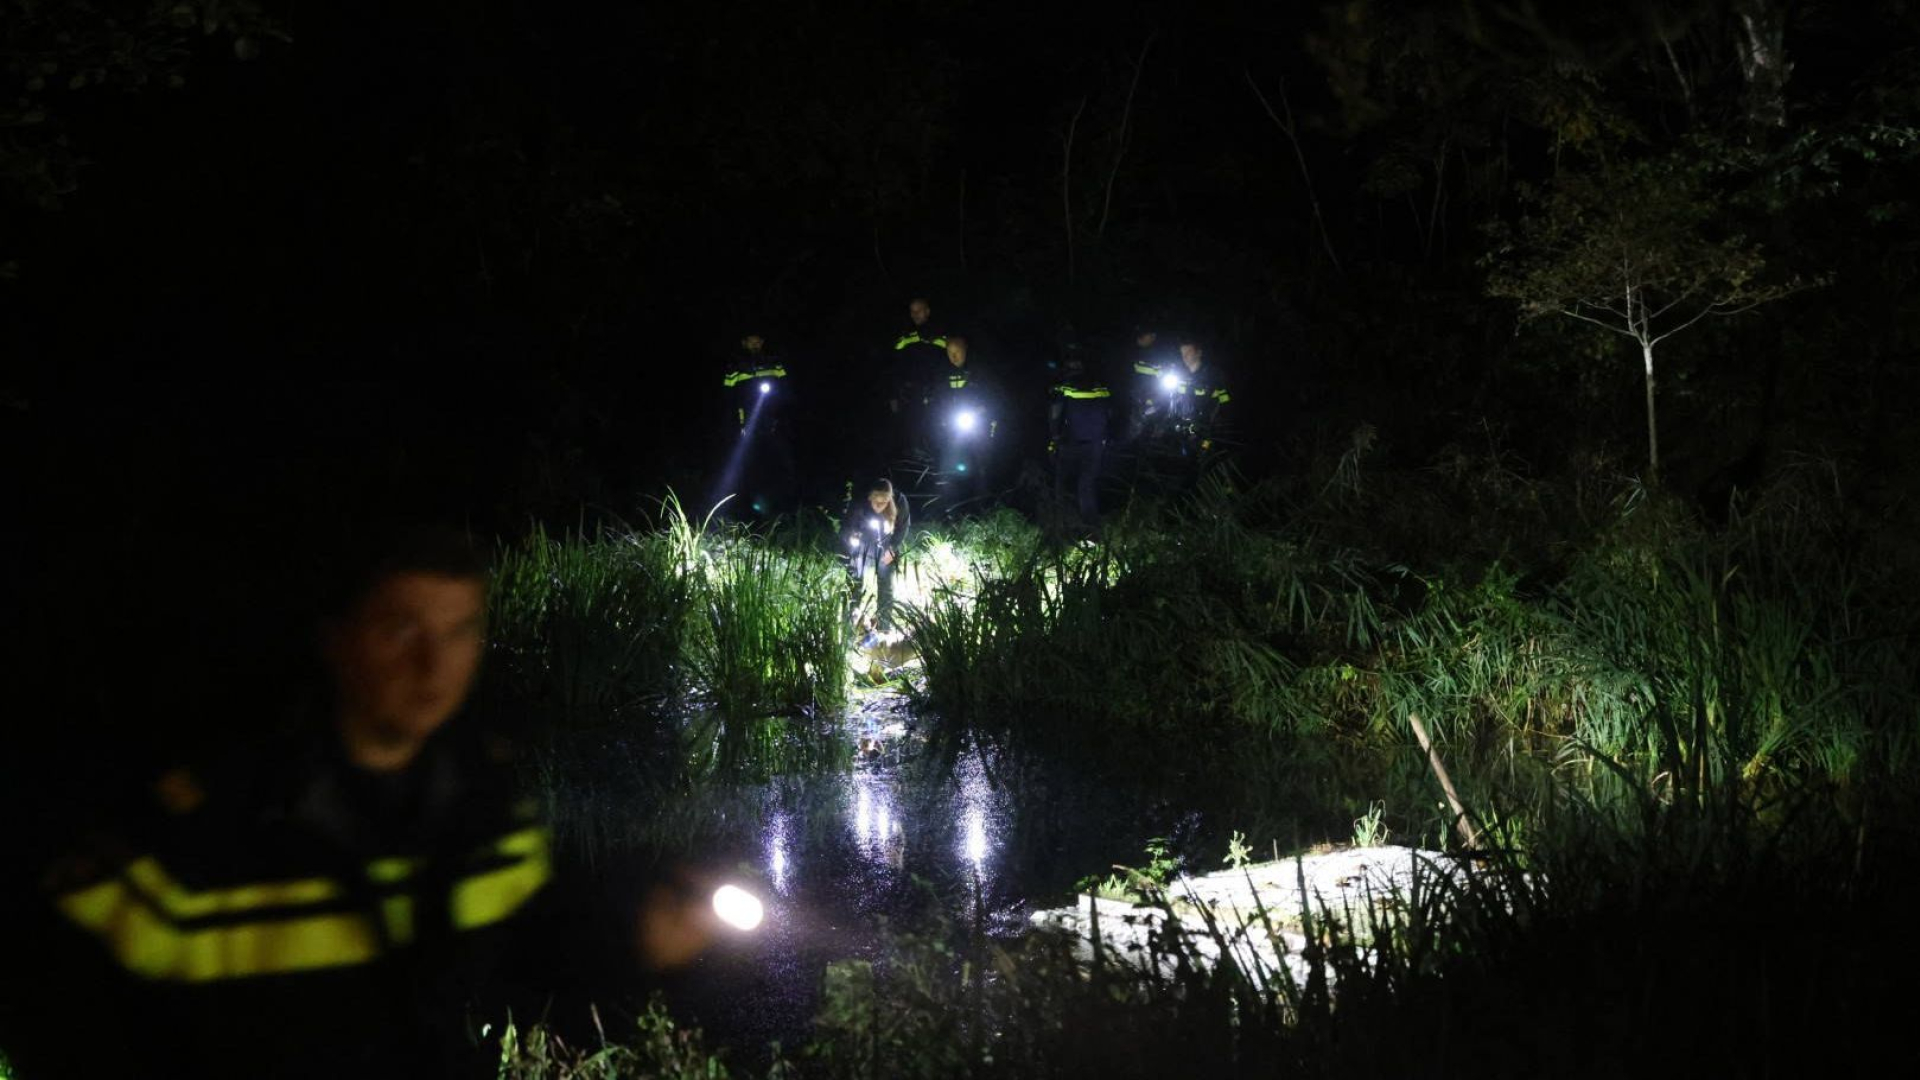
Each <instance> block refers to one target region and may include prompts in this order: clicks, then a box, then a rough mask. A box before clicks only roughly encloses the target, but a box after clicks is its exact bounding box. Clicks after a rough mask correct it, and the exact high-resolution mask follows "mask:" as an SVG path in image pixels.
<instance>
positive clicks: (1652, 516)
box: [907, 455, 1920, 835]
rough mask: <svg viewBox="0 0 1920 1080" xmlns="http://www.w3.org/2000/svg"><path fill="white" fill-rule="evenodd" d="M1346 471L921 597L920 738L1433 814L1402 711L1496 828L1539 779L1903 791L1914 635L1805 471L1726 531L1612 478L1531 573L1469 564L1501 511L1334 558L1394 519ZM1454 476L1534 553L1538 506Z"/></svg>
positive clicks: (1645, 790) (1204, 492)
mask: <svg viewBox="0 0 1920 1080" xmlns="http://www.w3.org/2000/svg"><path fill="white" fill-rule="evenodd" d="M1338 468H1339V470H1340V472H1339V475H1338V476H1337V477H1336V478H1335V481H1334V482H1329V483H1328V484H1326V485H1324V486H1322V487H1321V488H1320V491H1321V493H1322V494H1321V495H1320V496H1319V497H1318V498H1317V499H1316V500H1315V501H1310V502H1308V503H1306V504H1297V503H1290V502H1289V501H1288V500H1287V499H1286V498H1285V497H1284V496H1283V493H1282V492H1281V490H1280V489H1279V487H1278V485H1276V484H1272V483H1267V484H1261V485H1246V484H1245V483H1244V482H1242V481H1239V480H1238V479H1237V478H1234V477H1231V476H1229V475H1223V474H1216V475H1214V476H1212V477H1211V478H1210V479H1209V481H1208V482H1207V483H1205V484H1203V485H1202V487H1201V488H1200V489H1199V490H1198V491H1197V492H1195V493H1194V494H1193V495H1192V496H1190V497H1189V498H1187V499H1185V500H1184V501H1181V502H1177V503H1175V504H1173V505H1171V506H1168V507H1163V508H1161V509H1160V510H1159V511H1158V512H1157V513H1154V514H1151V515H1146V514H1140V513H1134V514H1130V515H1129V516H1127V517H1125V518H1123V519H1122V520H1121V521H1120V522H1118V523H1117V524H1116V526H1115V527H1114V528H1113V529H1111V530H1110V531H1109V539H1108V542H1107V544H1106V545H1105V546H1103V547H1101V548H1099V549H1096V550H1092V551H1084V550H1078V549H1071V550H1069V551H1068V552H1066V553H1064V554H1063V553H1054V554H1048V553H1046V552H1044V551H1041V552H1037V553H1032V552H1022V553H1020V554H1019V556H1018V557H1017V559H1010V560H1008V561H1003V562H1001V563H1000V564H998V565H995V566H990V567H977V568H976V569H975V571H974V573H973V574H972V577H971V580H970V581H968V582H965V583H963V584H957V585H952V586H949V587H946V588H943V589H941V590H938V591H936V592H935V594H934V595H932V596H931V597H930V598H929V599H928V600H927V602H926V603H924V604H922V605H919V606H917V607H914V608H913V609H911V610H910V611H909V612H908V614H907V618H908V621H909V623H910V625H911V626H912V627H913V629H914V633H915V637H916V639H917V641H918V642H919V645H920V650H921V653H922V656H923V658H924V660H925V671H926V683H925V686H924V689H923V690H922V691H921V696H920V704H921V706H922V708H923V709H924V710H926V711H927V712H928V714H929V716H930V717H931V726H932V728H933V731H934V733H935V735H936V738H959V737H966V738H976V737H987V738H991V739H995V740H997V741H1000V742H1002V743H1004V744H1005V745H1007V746H1009V747H1012V748H1014V749H1015V750H1016V751H1028V752H1033V753H1038V754H1042V755H1050V756H1053V757H1055V758H1058V757H1061V756H1064V755H1069V754H1071V755H1075V756H1078V757H1080V758H1082V759H1085V758H1087V757H1089V756H1091V757H1096V758H1099V757H1104V758H1106V759H1109V760H1111V761H1113V762H1116V763H1124V762H1128V761H1131V762H1136V763H1141V764H1142V765H1143V766H1144V767H1145V768H1147V769H1151V770H1157V771H1163V772H1164V771H1179V770H1181V769H1183V768H1184V769H1187V770H1189V771H1191V772H1192V773H1194V774H1196V775H1209V776H1211V777H1213V778H1214V780H1215V781H1216V782H1220V781H1225V782H1229V783H1231V782H1234V781H1237V780H1244V781H1248V782H1249V783H1248V786H1246V787H1243V788H1241V789H1239V790H1241V791H1242V792H1244V793H1250V794H1252V795H1254V796H1256V797H1257V796H1258V794H1259V792H1260V790H1261V779H1260V776H1259V774H1260V772H1261V771H1263V770H1265V771H1267V772H1268V773H1269V776H1268V781H1269V786H1271V783H1272V782H1276V781H1280V780H1281V778H1283V777H1285V776H1288V775H1290V774H1291V775H1298V774H1300V773H1311V774H1312V775H1314V776H1315V777H1316V778H1317V779H1318V782H1321V783H1323V784H1324V785H1325V789H1326V790H1327V791H1328V792H1329V793H1331V792H1334V791H1346V792H1353V791H1367V790H1371V791H1373V792H1375V793H1377V794H1382V795H1385V794H1388V793H1391V794H1392V796H1393V798H1392V799H1391V800H1390V801H1392V802H1394V803H1395V804H1396V805H1401V806H1409V805H1410V806H1419V805H1432V804H1433V803H1434V801H1435V800H1434V799H1433V797H1432V795H1433V790H1434V789H1433V788H1432V787H1431V784H1430V781H1429V780H1428V779H1427V778H1426V776H1425V771H1426V766H1425V758H1424V755H1421V754H1419V753H1418V752H1417V751H1416V749H1415V747H1414V740H1413V738H1412V735H1411V733H1410V729H1411V723H1410V720H1409V717H1416V716H1417V717H1420V718H1422V719H1423V720H1424V722H1425V725H1426V726H1427V727H1428V728H1429V729H1430V730H1431V731H1432V732H1433V733H1434V737H1435V739H1436V741H1437V742H1438V744H1439V749H1440V752H1441V753H1442V754H1443V756H1445V757H1446V758H1448V759H1451V760H1452V761H1454V762H1455V763H1456V766H1457V770H1456V771H1457V772H1459V773H1460V774H1461V776H1463V777H1464V778H1465V786H1466V787H1468V788H1469V789H1470V790H1471V792H1472V794H1473V796H1474V798H1475V799H1476V800H1477V801H1478V803H1479V805H1480V808H1481V811H1480V812H1481V813H1482V814H1483V815H1485V816H1488V817H1490V818H1491V817H1498V818H1501V819H1502V820H1504V821H1506V822H1507V823H1508V824H1509V826H1515V827H1517V826H1518V825H1519V824H1520V823H1521V822H1524V821H1525V820H1526V818H1527V817H1528V815H1530V814H1532V813H1533V812H1535V811H1536V810H1538V809H1540V807H1539V806H1538V805H1536V804H1538V803H1539V801H1540V800H1543V799H1548V798H1550V797H1552V796H1551V795H1550V794H1549V791H1550V788H1549V787H1548V786H1543V785H1544V782H1545V780H1546V779H1548V778H1554V779H1555V780H1556V783H1557V784H1565V783H1569V782H1573V781H1576V780H1578V781H1582V782H1584V783H1586V784H1587V787H1586V788H1585V789H1583V790H1584V791H1585V792H1586V793H1587V794H1589V795H1599V794H1602V793H1605V794H1607V795H1608V796H1609V797H1617V798H1620V799H1624V800H1626V803H1625V804H1623V805H1624V807H1627V808H1630V807H1632V806H1634V805H1636V804H1637V802H1638V801H1640V800H1643V799H1649V798H1651V799H1657V800H1661V801H1672V800H1674V799H1685V800H1691V801H1694V802H1702V801H1710V800H1719V801H1722V802H1727V803H1734V804H1739V805H1740V806H1741V807H1744V808H1745V810H1747V811H1749V812H1751V814H1763V813H1764V814H1772V815H1779V814H1783V813H1786V812H1788V811H1787V809H1786V808H1787V807H1790V806H1797V805H1798V800H1800V799H1801V798H1803V797H1817V798H1820V799H1824V800H1826V804H1827V807H1828V809H1830V810H1836V811H1839V812H1841V813H1842V814H1843V816H1844V817H1845V818H1846V819H1847V820H1849V821H1851V820H1853V819H1855V818H1857V817H1858V816H1859V815H1860V814H1862V813H1864V812H1865V806H1866V803H1867V802H1868V801H1870V799H1871V798H1872V797H1877V796H1872V795H1870V794H1868V788H1867V787H1863V786H1862V784H1863V782H1864V781H1866V780H1868V779H1876V780H1877V782H1878V786H1877V787H1874V788H1873V790H1874V791H1883V790H1884V789H1885V788H1886V787H1887V786H1888V785H1892V786H1893V787H1896V788H1899V789H1900V790H1901V792H1902V793H1903V794H1902V797H1903V798H1904V797H1905V796H1906V794H1909V793H1911V791H1912V789H1913V788H1914V786H1915V785H1914V782H1913V781H1912V780H1910V779H1907V777H1908V776H1910V775H1911V773H1910V772H1904V771H1902V772H1895V771H1892V770H1888V769H1884V768H1880V767H1879V763H1883V762H1897V763H1907V762H1911V761H1912V760H1913V754H1914V750H1915V746H1916V739H1917V738H1920V722H1917V721H1920V712H1917V711H1916V710H1920V686H1917V685H1916V681H1915V672H1914V668H1913V665H1912V664H1911V663H1910V662H1909V661H1908V659H1907V657H1909V656H1910V655H1911V653H1912V650H1913V647H1914V645H1915V639H1916V635H1915V629H1916V622H1915V618H1914V616H1913V615H1911V614H1910V613H1909V610H1908V607H1907V605H1905V604H1903V603H1900V602H1899V601H1898V600H1897V597H1898V596H1899V595H1900V593H1899V588H1898V585H1897V583H1895V582H1891V581H1885V582H1875V581H1873V580H1872V579H1873V574H1872V571H1871V567H1870V566H1869V565H1867V564H1865V563H1863V561H1862V556H1863V552H1861V551H1858V550H1850V549H1849V548H1848V546H1847V543H1846V537H1844V536H1842V535H1840V534H1839V532H1838V530H1837V527H1836V526H1834V525H1833V524H1830V523H1832V522H1837V521H1840V520H1843V518H1842V517H1841V515H1840V509H1841V508H1840V507H1838V506H1836V505H1835V504H1834V501H1833V499H1832V498H1831V496H1830V495H1828V494H1827V493H1826V492H1824V491H1823V490H1822V488H1821V487H1820V485H1819V484H1818V483H1811V484H1809V483H1807V482H1806V478H1805V477H1798V478H1796V477H1792V476H1790V477H1788V478H1786V479H1785V480H1783V482H1782V483H1781V484H1779V485H1778V486H1777V487H1776V488H1775V489H1774V490H1773V491H1772V492H1771V493H1770V494H1769V495H1768V496H1767V497H1766V498H1763V499H1761V500H1760V501H1759V502H1758V503H1757V504H1755V505H1754V506H1753V507H1752V508H1751V509H1750V511H1749V512H1748V514H1747V515H1746V516H1745V517H1743V518H1740V519H1738V520H1736V521H1735V522H1734V523H1733V524H1732V525H1731V526H1730V527H1728V528H1726V529H1723V530H1720V531H1709V530H1706V529H1704V528H1702V527H1700V526H1698V525H1697V524H1695V523H1693V522H1692V520H1691V519H1690V518H1689V517H1688V515H1687V514H1685V513H1684V511H1682V510H1681V509H1679V508H1677V507H1675V506H1674V505H1672V504H1671V503H1667V502H1662V501H1659V500H1654V499H1649V498H1648V497H1647V496H1646V495H1645V494H1644V493H1643V492H1640V491H1638V490H1637V489H1634V488H1631V487H1624V488H1622V489H1621V490H1620V492H1619V493H1618V495H1617V496H1616V499H1615V502H1614V503H1613V508H1612V510H1611V512H1610V515H1609V516H1606V517H1600V516H1599V515H1598V514H1597V513H1595V511H1594V509H1593V507H1592V506H1591V505H1586V506H1585V507H1584V508H1583V513H1586V514H1592V515H1593V517H1594V520H1593V521H1592V522H1591V523H1588V522H1585V521H1580V522H1570V523H1567V528H1568V531H1567V532H1566V533H1565V534H1564V535H1563V536H1562V538H1561V539H1560V540H1557V541H1549V540H1545V539H1540V540H1539V542H1538V544H1537V546H1536V554H1537V553H1539V552H1547V551H1552V552H1554V554H1553V555H1552V557H1551V558H1546V557H1544V556H1542V558H1543V562H1541V563H1539V564H1533V565H1523V564H1520V563H1517V562H1513V561H1509V560H1507V559H1504V558H1499V557H1494V558H1489V557H1488V554H1487V552H1488V547H1487V544H1486V543H1485V540H1484V537H1482V536H1480V535H1479V532H1480V531H1484V530H1485V528H1486V519H1487V518H1488V517H1489V516H1490V515H1491V513H1492V511H1490V510H1488V509H1484V508H1474V507H1471V506H1470V507H1469V508H1468V509H1467V510H1464V511H1462V512H1461V513H1460V514H1459V517H1460V518H1461V519H1462V520H1460V522H1459V525H1460V532H1461V533H1462V534H1463V539H1462V540H1461V541H1460V543H1459V544H1457V545H1454V546H1451V547H1449V546H1446V545H1436V546H1434V547H1432V548H1430V549H1427V550H1426V551H1425V552H1423V555H1424V557H1423V559H1421V560H1420V561H1419V562H1418V563H1415V564H1413V565H1409V563H1410V562H1412V560H1408V561H1407V562H1398V561H1389V560H1388V559H1387V558H1386V553H1385V552H1384V551H1381V550H1379V548H1378V547H1377V546H1367V547H1361V546H1350V544H1354V543H1357V542H1358V540H1359V538H1361V537H1363V536H1364V535H1365V533H1366V530H1365V529H1363V528H1359V527H1357V526H1356V523H1355V521H1354V520H1353V519H1354V518H1363V519H1364V518H1365V517H1367V515H1369V514H1370V513H1376V512H1377V513H1378V514H1379V515H1380V516H1382V517H1384V518H1385V519H1387V520H1388V521H1389V522H1399V521H1400V520H1401V519H1402V517H1403V515H1404V514H1405V512H1406V511H1405V508H1404V507H1399V506H1395V507H1386V508H1380V509H1378V510H1377V511H1372V510H1369V509H1368V508H1367V507H1366V506H1365V505H1362V504H1360V503H1358V502H1356V500H1357V499H1359V498H1360V494H1359V493H1360V492H1361V491H1362V488H1361V480H1360V479H1359V478H1358V472H1357V467H1356V466H1355V465H1354V463H1353V461H1352V460H1351V455H1349V457H1348V458H1345V459H1343V460H1342V462H1341V463H1340V464H1339V466H1338ZM1454 471H1455V472H1457V473H1458V474H1459V475H1461V476H1464V477H1466V478H1467V479H1465V480H1463V481H1461V482H1462V483H1464V484H1468V485H1469V486H1471V487H1473V489H1474V490H1475V491H1492V492H1493V495H1492V496H1487V497H1489V498H1495V499H1505V500H1509V502H1510V503H1511V504H1512V505H1510V506H1509V507H1508V508H1509V509H1510V510H1511V511H1512V512H1513V513H1515V514H1521V515H1523V517H1524V518H1525V519H1524V520H1519V521H1517V522H1516V524H1515V532H1516V534H1517V535H1535V536H1536V538H1538V537H1540V536H1544V534H1545V530H1546V528H1547V526H1545V525H1543V524H1539V523H1537V522H1535V523H1533V524H1529V521H1530V520H1533V519H1536V518H1538V517H1539V516H1540V515H1542V514H1544V513H1545V511H1544V510H1543V509H1542V507H1544V506H1545V505H1547V504H1548V503H1550V502H1551V501H1552V500H1551V499H1550V498H1546V497H1543V495H1542V493H1541V492H1540V491H1539V490H1537V489H1536V488H1534V487H1531V486H1528V485H1525V484H1523V483H1521V482H1520V481H1518V480H1516V479H1513V478H1511V477H1510V476H1509V475H1508V474H1506V473H1504V472H1502V471H1500V470H1494V480H1492V481H1489V480H1488V479H1487V477H1486V474H1485V470H1475V469H1472V468H1466V467H1457V468H1456V469H1455V470H1454ZM1428 480H1429V481H1430V480H1431V475H1429V477H1428ZM1468 494H1469V502H1471V499H1472V498H1473V497H1475V496H1472V493H1471V492H1469V493H1468ZM1581 497H1582V498H1583V499H1586V500H1588V502H1589V503H1590V502H1591V498H1590V495H1583V496H1581ZM1427 504H1428V507H1429V512H1432V513H1436V514H1437V513H1439V511H1438V510H1435V509H1433V506H1434V505H1436V504H1435V503H1434V500H1433V499H1432V498H1431V497H1429V498H1428V500H1427ZM1503 505H1504V504H1503ZM1528 508H1531V509H1528ZM1579 529H1586V530H1587V531H1585V532H1579V531H1577V530H1579ZM1404 531H1405V529H1404V527H1403V526H1399V525H1396V526H1394V527H1393V532H1395V533H1404ZM1425 531H1426V532H1428V533H1432V534H1438V533H1441V532H1444V529H1443V528H1442V527H1441V526H1440V525H1439V524H1437V523H1434V524H1430V525H1429V526H1428V527H1427V528H1426V530H1425ZM1409 824H1411V825H1412V826H1413V828H1412V829H1408V828H1404V827H1401V828H1399V831H1401V832H1402V834H1403V835H1405V834H1409V833H1411V834H1414V835H1420V834H1423V833H1425V832H1427V831H1428V830H1431V831H1434V832H1438V831H1442V830H1439V829H1438V828H1437V827H1436V826H1437V824H1438V820H1437V818H1436V819H1435V820H1430V821H1427V822H1424V823H1423V822H1418V821H1416V822H1400V823H1397V826H1406V825H1409ZM1508 834H1509V835H1510V834H1511V833H1510V830H1509V833H1508Z"/></svg>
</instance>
